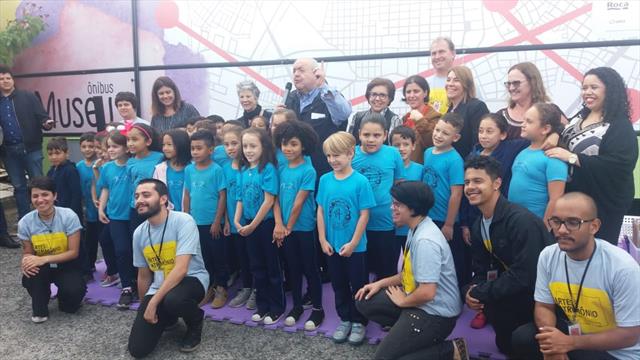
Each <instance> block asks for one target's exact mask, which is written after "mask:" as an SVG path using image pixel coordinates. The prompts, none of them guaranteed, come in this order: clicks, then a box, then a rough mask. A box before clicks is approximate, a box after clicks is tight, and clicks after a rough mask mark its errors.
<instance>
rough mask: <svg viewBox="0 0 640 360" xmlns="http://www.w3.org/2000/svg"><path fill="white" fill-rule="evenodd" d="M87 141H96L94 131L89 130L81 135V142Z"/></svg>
mask: <svg viewBox="0 0 640 360" xmlns="http://www.w3.org/2000/svg"><path fill="white" fill-rule="evenodd" d="M85 141H92V142H94V141H96V133H95V132H93V131H88V132H86V133H84V134H82V135H80V144H82V143H83V142H85Z"/></svg>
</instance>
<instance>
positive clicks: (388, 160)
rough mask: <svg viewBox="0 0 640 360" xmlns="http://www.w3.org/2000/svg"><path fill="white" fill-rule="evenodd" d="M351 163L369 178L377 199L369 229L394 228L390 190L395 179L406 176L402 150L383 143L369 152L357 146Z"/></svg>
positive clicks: (371, 214) (384, 229) (370, 216)
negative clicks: (376, 149) (371, 152)
mask: <svg viewBox="0 0 640 360" xmlns="http://www.w3.org/2000/svg"><path fill="white" fill-rule="evenodd" d="M351 165H352V166H353V169H354V170H356V171H358V172H359V173H361V174H362V175H364V176H365V177H366V178H367V180H369V183H370V184H371V189H372V190H373V194H374V196H375V199H376V206H375V207H373V208H372V209H371V213H370V214H369V223H368V224H367V230H373V231H388V230H392V229H393V220H392V219H391V206H390V205H391V193H390V191H391V187H393V184H394V181H396V180H402V179H404V178H405V175H404V163H403V162H402V157H401V156H400V152H399V151H398V149H396V148H395V147H393V146H389V145H382V146H381V147H380V150H378V151H376V152H375V153H373V154H369V153H366V152H364V151H362V149H361V147H360V146H357V147H356V151H355V156H354V157H353V161H352V162H351Z"/></svg>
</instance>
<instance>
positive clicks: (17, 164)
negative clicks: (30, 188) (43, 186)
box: [2, 144, 42, 218]
mask: <svg viewBox="0 0 640 360" xmlns="http://www.w3.org/2000/svg"><path fill="white" fill-rule="evenodd" d="M2 147H3V151H2V161H3V162H4V166H5V168H6V170H7V173H9V177H10V178H11V185H13V188H14V192H13V195H14V196H15V198H16V206H17V207H18V217H20V218H22V217H23V216H24V215H26V214H27V213H28V212H29V210H30V209H31V207H30V205H29V197H28V196H27V179H26V177H25V175H29V179H33V178H34V177H36V176H42V150H36V151H31V152H27V150H26V149H25V148H24V144H17V145H6V144H5V145H3V146H2Z"/></svg>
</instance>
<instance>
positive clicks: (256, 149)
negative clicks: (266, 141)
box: [242, 134, 262, 165]
mask: <svg viewBox="0 0 640 360" xmlns="http://www.w3.org/2000/svg"><path fill="white" fill-rule="evenodd" d="M242 153H243V154H244V156H245V157H246V158H247V160H248V161H249V163H250V164H251V165H257V164H258V163H259V162H260V157H261V156H262V143H261V142H260V139H259V138H258V136H257V135H255V134H244V135H242Z"/></svg>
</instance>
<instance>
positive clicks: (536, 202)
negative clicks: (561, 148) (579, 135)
mask: <svg viewBox="0 0 640 360" xmlns="http://www.w3.org/2000/svg"><path fill="white" fill-rule="evenodd" d="M561 116H562V115H561V113H560V111H559V110H558V108H557V107H556V106H555V105H553V104H547V103H535V104H533V106H531V108H529V110H527V112H526V113H525V114H524V122H523V123H522V137H523V138H525V139H527V140H529V141H531V145H530V146H529V147H528V148H526V149H524V150H522V151H521V152H520V153H519V154H518V156H516V159H515V160H514V161H513V166H512V167H511V183H510V184H509V201H511V202H514V203H516V204H519V205H522V206H524V207H526V208H527V209H529V211H531V212H532V213H534V214H536V215H538V216H539V217H540V218H542V219H543V220H544V223H545V224H546V223H547V221H546V220H547V219H548V218H549V216H550V215H551V212H552V211H553V206H554V204H555V202H556V200H557V199H558V198H559V197H560V196H562V194H564V186H565V183H566V181H567V171H568V168H567V164H566V163H565V162H563V161H560V160H558V159H554V158H550V157H548V156H547V155H545V153H544V151H543V150H542V146H543V144H544V142H545V140H546V138H547V136H548V135H549V134H550V133H552V132H560V131H561V126H562V125H561V122H560V117H561Z"/></svg>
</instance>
